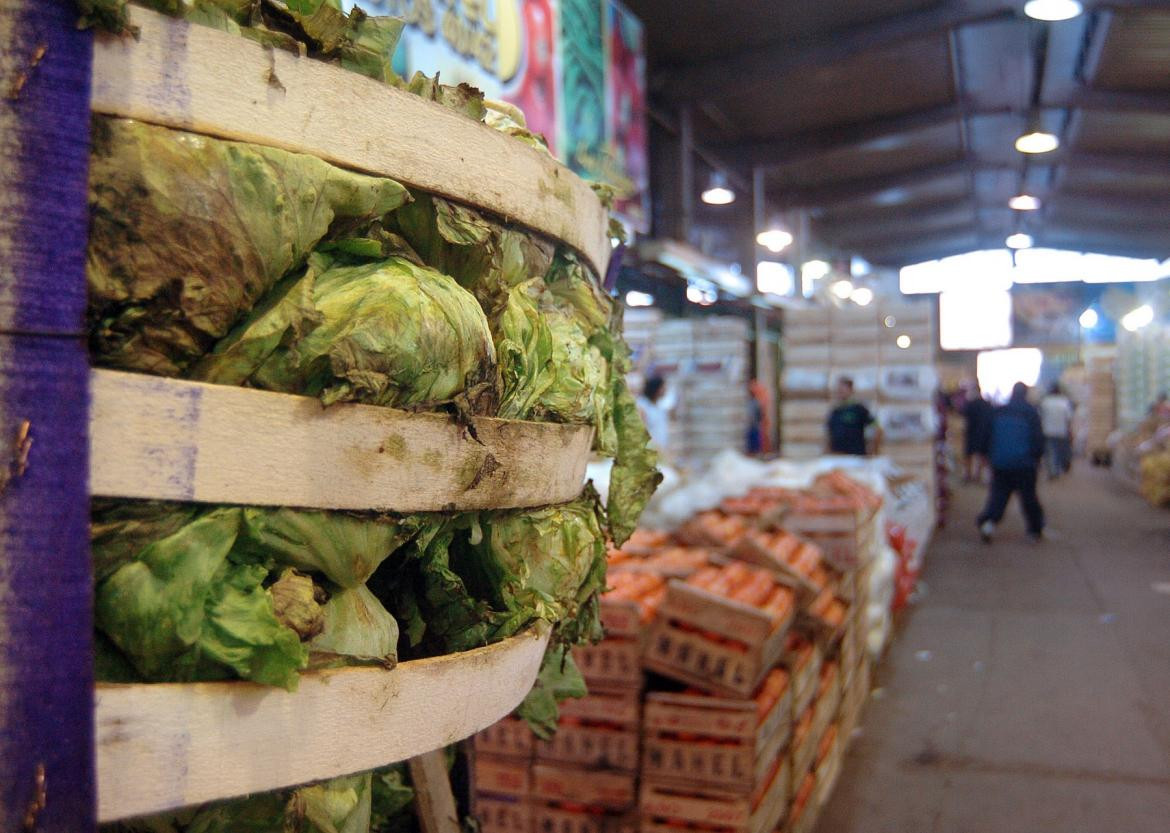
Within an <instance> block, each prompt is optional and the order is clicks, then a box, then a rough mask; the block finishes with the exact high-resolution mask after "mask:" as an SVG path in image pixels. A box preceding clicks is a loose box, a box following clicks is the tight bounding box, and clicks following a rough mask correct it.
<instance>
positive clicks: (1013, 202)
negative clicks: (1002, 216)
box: [1008, 194, 1040, 211]
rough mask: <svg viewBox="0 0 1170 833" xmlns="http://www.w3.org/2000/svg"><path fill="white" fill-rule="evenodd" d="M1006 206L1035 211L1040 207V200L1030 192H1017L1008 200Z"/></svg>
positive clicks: (1017, 209)
mask: <svg viewBox="0 0 1170 833" xmlns="http://www.w3.org/2000/svg"><path fill="white" fill-rule="evenodd" d="M1008 207H1009V208H1014V209H1015V210H1016V211H1035V210H1036V209H1038V208H1039V207H1040V200H1039V198H1037V197H1033V196H1032V195H1031V194H1018V195H1017V196H1014V197H1012V198H1011V199H1010V200H1008Z"/></svg>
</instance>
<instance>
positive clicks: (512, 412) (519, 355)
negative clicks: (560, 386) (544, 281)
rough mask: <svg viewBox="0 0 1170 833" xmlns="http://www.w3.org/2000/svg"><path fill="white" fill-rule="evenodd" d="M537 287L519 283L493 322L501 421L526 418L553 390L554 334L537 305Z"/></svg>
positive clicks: (534, 283)
mask: <svg viewBox="0 0 1170 833" xmlns="http://www.w3.org/2000/svg"><path fill="white" fill-rule="evenodd" d="M538 293H539V285H538V284H536V282H532V283H529V284H521V285H519V286H517V287H515V288H514V289H512V290H510V291H509V292H508V293H507V296H506V301H505V302H504V306H503V309H502V310H501V311H500V314H499V315H498V316H497V317H496V319H495V320H494V321H493V322H492V323H493V326H492V331H493V335H494V336H495V340H496V358H497V360H498V361H499V365H500V407H499V411H498V413H497V415H498V416H499V417H501V418H502V419H528V418H530V417H532V416H534V415H535V413H536V411H537V409H538V406H539V404H540V402H541V400H542V398H543V397H544V396H545V394H546V393H547V392H548V389H549V388H550V387H552V385H553V383H554V381H555V378H556V372H557V368H556V367H555V366H554V364H553V334H552V330H551V329H550V328H549V325H548V321H547V320H546V319H545V317H544V315H542V314H541V311H540V307H539V306H538V305H537V302H536V295H537V294H538Z"/></svg>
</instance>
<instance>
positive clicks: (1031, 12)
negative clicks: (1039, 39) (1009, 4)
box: [1024, 0, 1084, 21]
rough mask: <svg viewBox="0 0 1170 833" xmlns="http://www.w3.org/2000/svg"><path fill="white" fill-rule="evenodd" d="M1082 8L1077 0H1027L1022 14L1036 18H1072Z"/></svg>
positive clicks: (1050, 19)
mask: <svg viewBox="0 0 1170 833" xmlns="http://www.w3.org/2000/svg"><path fill="white" fill-rule="evenodd" d="M1082 11H1084V9H1082V8H1081V4H1080V3H1078V2H1077V0H1028V2H1027V3H1025V4H1024V14H1026V15H1027V16H1028V17H1031V18H1034V19H1036V20H1047V21H1057V20H1072V19H1073V18H1074V17H1076V16H1077V15H1079V14H1080V13H1081V12H1082Z"/></svg>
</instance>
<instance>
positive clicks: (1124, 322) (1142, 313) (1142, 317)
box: [1121, 304, 1154, 333]
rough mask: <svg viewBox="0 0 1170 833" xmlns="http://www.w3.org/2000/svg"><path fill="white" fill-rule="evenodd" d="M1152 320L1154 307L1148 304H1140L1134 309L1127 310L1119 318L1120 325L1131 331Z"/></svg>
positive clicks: (1134, 331)
mask: <svg viewBox="0 0 1170 833" xmlns="http://www.w3.org/2000/svg"><path fill="white" fill-rule="evenodd" d="M1153 320H1154V308H1153V307H1151V306H1150V305H1149V304H1142V305H1141V306H1140V307H1138V308H1137V309H1135V310H1132V311H1130V312H1127V313H1126V314H1125V315H1123V316H1122V318H1121V326H1123V327H1125V329H1127V330H1129V331H1130V332H1131V333H1136V332H1137V331H1138V330H1140V329H1141V328H1142V327H1145V326H1146V325H1147V324H1149V323H1150V322H1152V321H1153Z"/></svg>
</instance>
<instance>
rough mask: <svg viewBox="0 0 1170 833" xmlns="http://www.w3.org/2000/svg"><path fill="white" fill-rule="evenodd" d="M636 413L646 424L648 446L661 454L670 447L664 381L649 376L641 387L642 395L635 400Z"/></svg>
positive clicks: (660, 378)
mask: <svg viewBox="0 0 1170 833" xmlns="http://www.w3.org/2000/svg"><path fill="white" fill-rule="evenodd" d="M636 402H637V405H638V413H639V414H641V415H642V422H644V423H645V424H646V432H647V433H648V434H649V435H650V444H651V445H652V446H654V448H655V449H657V450H658V451H659V452H661V453H665V452H666V451H667V449H668V448H669V447H670V406H669V405H668V404H667V402H666V380H665V379H663V378H662V377H661V376H657V375H655V376H650V377H649V378H647V379H646V381H645V383H644V384H643V385H642V395H641V396H639V397H638V398H637V400H636Z"/></svg>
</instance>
